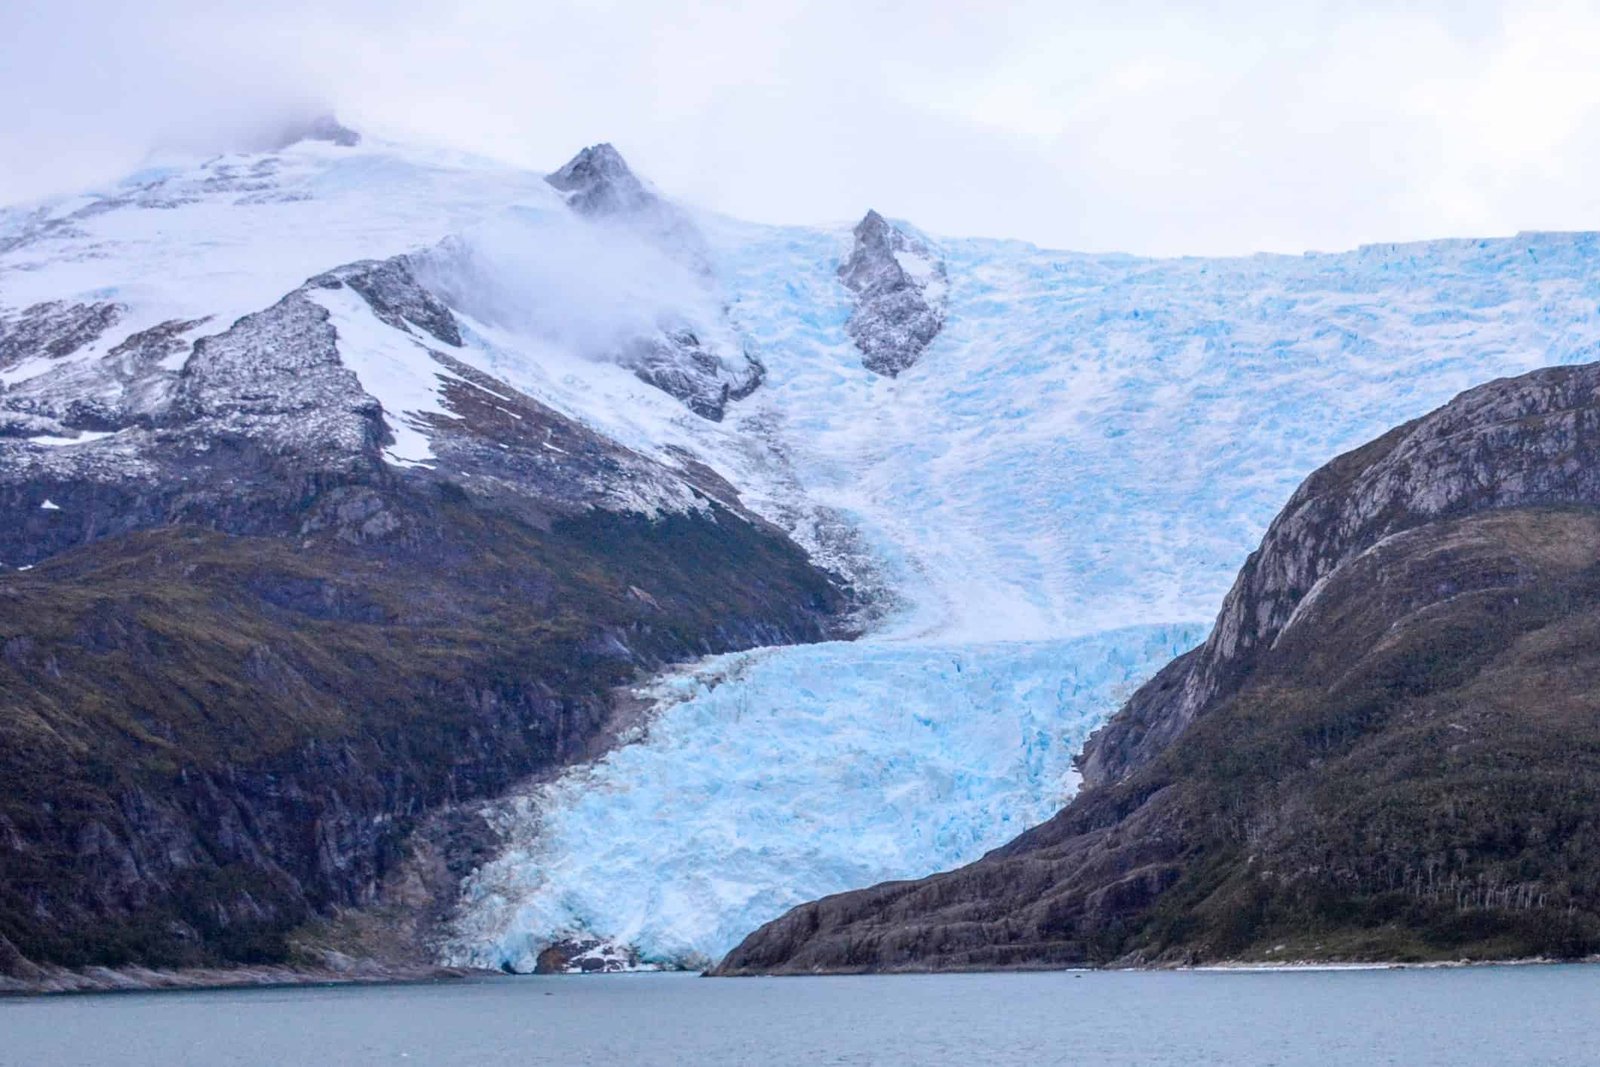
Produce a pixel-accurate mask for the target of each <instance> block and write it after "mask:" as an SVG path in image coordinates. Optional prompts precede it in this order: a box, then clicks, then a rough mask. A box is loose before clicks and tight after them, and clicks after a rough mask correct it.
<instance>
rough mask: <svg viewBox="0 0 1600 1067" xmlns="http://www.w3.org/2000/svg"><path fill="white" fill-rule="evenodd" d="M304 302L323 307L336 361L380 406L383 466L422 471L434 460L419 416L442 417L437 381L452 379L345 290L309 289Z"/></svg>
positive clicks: (423, 347)
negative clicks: (386, 438)
mask: <svg viewBox="0 0 1600 1067" xmlns="http://www.w3.org/2000/svg"><path fill="white" fill-rule="evenodd" d="M309 295H310V298H311V299H312V300H313V301H315V302H316V303H318V304H320V305H321V306H322V307H324V308H326V309H327V311H328V315H329V321H330V322H331V323H332V324H333V328H334V331H335V332H336V333H337V334H338V342H337V343H338V348H339V359H340V360H341V361H342V362H343V363H344V365H345V366H347V367H349V368H350V369H351V370H352V371H354V372H355V375H356V377H357V378H358V379H360V381H361V388H362V389H364V390H365V391H366V392H367V394H368V395H369V396H371V397H373V398H374V399H376V400H377V401H378V403H379V404H381V405H383V414H384V422H385V424H386V425H387V426H388V427H389V432H390V434H392V435H393V436H394V443H393V444H391V445H390V446H389V447H387V448H386V449H384V456H385V458H386V459H388V460H389V462H391V463H393V464H395V465H396V466H402V467H426V466H427V465H428V464H429V463H430V462H432V461H433V460H434V459H435V458H436V457H435V456H434V454H433V447H432V445H431V444H430V443H429V440H428V433H427V431H426V427H427V423H426V422H424V421H423V420H422V419H420V418H419V417H418V416H421V415H448V414H449V411H448V409H447V408H445V406H444V395H443V392H442V390H441V382H442V380H443V379H444V378H447V377H450V378H454V377H456V376H455V375H453V374H450V373H449V372H448V371H447V370H446V369H445V368H444V367H443V366H441V365H440V364H439V363H438V362H437V361H436V360H435V359H434V358H433V356H432V354H431V353H430V352H429V350H428V347H427V346H426V345H425V344H423V343H422V342H421V341H419V340H417V339H416V338H415V337H413V336H412V335H410V334H409V333H406V332H405V331H403V330H398V329H395V328H394V327H393V326H390V325H389V324H387V323H385V322H383V321H382V320H381V319H379V318H378V317H377V316H376V315H374V314H373V313H372V308H371V307H370V306H369V305H368V304H367V302H366V300H364V299H362V297H361V294H359V293H357V292H356V291H355V290H354V289H351V288H350V287H349V286H345V287H343V288H340V289H315V290H312V291H311V292H310V294H309Z"/></svg>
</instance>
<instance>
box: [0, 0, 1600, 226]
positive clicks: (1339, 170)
mask: <svg viewBox="0 0 1600 1067" xmlns="http://www.w3.org/2000/svg"><path fill="white" fill-rule="evenodd" d="M0 100H4V101H5V104H4V107H3V108H0V145H3V149H4V150H3V153H0V159H3V160H4V163H3V165H0V201H4V202H8V203H14V202H19V201H28V200H31V199H34V198H39V197H44V196H48V195H51V194H55V193H62V192H68V191H74V190H79V189H82V188H85V187H92V186H94V185H97V184H101V183H105V182H107V181H110V180H113V179H115V178H116V177H117V176H119V175H121V174H123V173H126V172H127V171H129V170H130V169H132V168H134V167H135V166H138V165H139V164H140V163H141V162H143V161H144V160H146V159H147V158H149V157H150V155H151V154H152V153H156V154H158V155H162V154H166V155H172V154H178V155H182V154H185V153H189V154H194V153H203V152H207V151H216V150H221V149H225V148H241V147H252V146H257V145H260V144H261V143H263V142H264V141H270V139H271V138H272V136H273V134H274V131H276V130H278V129H280V128H282V127H283V126H284V125H285V124H286V123H289V122H292V121H295V120H298V119H303V118H304V117H306V116H307V115H310V114H314V113H316V112H318V111H322V110H335V111H337V113H338V114H339V116H340V117H341V119H343V120H344V121H345V122H347V123H348V124H350V125H352V126H355V127H356V128H358V129H361V130H362V131H363V132H364V133H366V134H367V135H368V136H369V137H374V136H376V137H388V138H398V139H418V140H422V141H426V142H429V143H434V144H441V145H444V146H447V147H453V148H459V149H464V150H470V151H474V152H481V153H485V154H489V155H493V156H497V157H500V158H504V159H507V160H509V161H511V162H514V163H518V164H522V165H526V166H529V167H532V168H536V169H539V170H549V169H552V168H554V167H556V166H559V165H560V163H561V162H562V161H564V160H565V159H566V158H567V157H568V156H570V155H571V153H572V152H573V151H574V150H575V149H576V148H577V147H579V146H581V145H584V144H590V143H593V142H595V141H601V140H610V141H613V142H615V143H616V144H617V145H618V146H619V147H620V148H621V149H622V150H623V152H624V153H625V154H626V155H627V156H628V158H629V159H630V161H632V162H633V163H634V165H635V166H636V167H637V168H638V169H639V170H640V171H641V172H642V173H644V174H647V175H649V176H650V177H651V178H653V179H654V180H655V182H656V183H657V184H658V185H659V186H660V187H661V188H662V189H664V190H665V191H667V192H668V193H670V194H672V195H674V196H678V197H681V198H684V199H686V200H688V201H690V202H693V203H696V204H699V205H702V206H705V207H708V208H711V209H714V210H718V211H722V212H726V213H730V214H733V215H736V216H740V217H745V218H752V219H757V220H761V221H772V222H831V221H844V220H850V219H854V218H856V217H859V215H860V214H861V213H862V211H863V210H864V209H865V208H867V207H868V206H873V207H877V208H879V209H881V210H883V211H885V212H888V213H890V214H892V215H895V216H899V217H903V218H907V219H910V220H912V221H914V222H915V223H917V224H918V225H919V226H921V227H922V228H924V229H926V230H928V231H929V232H932V233H937V234H950V235H965V234H984V235H990V236H1004V237H1018V238H1023V239H1027V240H1031V241H1034V242H1036V243H1040V244H1046V245H1052V246H1057V247H1067V248H1075V249H1084V250H1127V251H1134V252H1145V253H1161V254H1178V253H1242V252H1249V251H1253V250H1276V251H1290V252H1294V251H1300V250H1304V249H1308V248H1323V249H1333V248H1344V247H1349V246H1353V245H1355V244H1358V243H1362V242H1368V241H1376V240H1399V239H1411V238H1422V237H1437V236H1460V235H1492V234H1504V233H1510V232H1513V231H1515V230H1519V229H1535V228H1553V229H1581V228H1591V227H1594V226H1595V225H1596V224H1597V222H1600V183H1596V182H1594V181H1593V175H1594V173H1596V171H1597V169H1600V167H1597V164H1600V5H1597V4H1595V3H1571V2H1565V3H1563V2H1557V3H1540V2H1534V3H1528V2H1517V3H1511V2H1487V0H1466V2H1453V3H1445V2H1443V0H1420V2H1414V3H1399V2H1383V0H1373V2H1367V3H1348V2H1325V3H1316V4H1296V5H1282V4H1271V3H1266V2H1264V0H1257V2H1252V3H1244V2H1223V3H1219V4H1210V5H1203V6H1202V5H1195V4H1186V3H1177V2H1171V3H1163V2H1149V0H1142V2H1141V0H1135V2H1133V3H1126V4H1101V3H1083V4H1072V5H1065V4H1059V3H1051V2H1045V0H1018V2H1013V3H1007V4H1003V5H994V4H976V3H955V2H943V0H931V2H929V0H923V2H919V3H909V2H898V0H891V2H887V3H879V4H871V5H864V4H859V3H851V2H846V0H821V2H802V0H774V2H771V3H763V4H759V5H730V4H723V3H713V2H709V0H708V2H679V3H670V4H652V3H644V2H640V0H610V2H606V0H598V2H590V3H548V4H546V3H541V4H531V5H530V4H521V3H511V2H509V0H490V2H477V3H472V2H468V3H457V4H448V5H447V4H440V3H426V2H422V0H396V2H394V3H378V2H375V0H323V2H319V3H306V2H303V0H287V2H284V3H279V4H275V5H270V6H269V5H257V4H243V3H235V2H222V3H203V4H202V3H196V2H192V0H150V2H147V3H144V4H141V5H128V4H124V3H120V2H115V0H98V2H94V0H68V2H50V3H47V2H41V0H11V2H10V3H7V4H6V5H5V6H4V11H3V13H0Z"/></svg>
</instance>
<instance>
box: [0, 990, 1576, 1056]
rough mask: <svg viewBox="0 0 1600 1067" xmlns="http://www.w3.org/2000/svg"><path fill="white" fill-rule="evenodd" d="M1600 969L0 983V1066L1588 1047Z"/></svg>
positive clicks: (1562, 1051) (1385, 1052)
mask: <svg viewBox="0 0 1600 1067" xmlns="http://www.w3.org/2000/svg"><path fill="white" fill-rule="evenodd" d="M1597 1030H1600V967H1595V966H1560V967H1483V968H1463V969H1433V970H1415V969H1408V970H1344V971H1291V972H1286V971H1277V972H1226V973H1218V972H1156V973H1137V972H1089V973H1082V972H1048V973H1031V974H952V975H895V976H863V977H850V978H773V979H754V978H752V979H728V980H716V981H711V980H700V979H697V978H693V977H689V976H687V975H681V974H656V975H628V976H621V977H616V976H613V977H603V978H594V977H589V978H573V977H556V978H535V977H528V978H507V979H498V980H495V979H490V980H479V981H463V982H454V983H447V984H443V985H429V986H368V987H354V986H347V987H337V988H294V989H255V990H243V991H212V992H199V993H151V994H112V995H99V996H70V997H53V998H34V999H25V1000H12V1001H0V1064H4V1065H6V1067H11V1065H19V1067H20V1065H23V1064H29V1065H32V1064H59V1065H67V1064H74V1065H85V1067H92V1065H98V1064H120V1065H126V1067H144V1065H155V1064H161V1065H163V1067H173V1065H185V1064H206V1065H216V1067H224V1065H238V1067H266V1065H269V1064H270V1065H279V1064H309V1063H328V1064H344V1065H366V1064H395V1063H414V1064H433V1065H451V1064H482V1063H509V1062H518V1063H534V1064H538V1063H561V1064H607V1065H614V1064H631V1065H639V1067H652V1065H657V1064H660V1065H668V1064H682V1063H699V1064H754V1063H760V1064H769V1065H773V1067H786V1065H791V1064H792V1065H798V1064H821V1063H827V1064H920V1065H932V1067H939V1065H943V1064H969V1063H992V1064H1067V1063H1072V1064H1092V1065H1096V1067H1102V1065H1118V1064H1140V1065H1154V1067H1165V1065H1174V1067H1176V1065H1180V1064H1181V1065H1184V1067H1191V1065H1195V1064H1230V1065H1279V1067H1287V1065H1297V1064H1308V1065H1310V1064H1316V1065H1324V1067H1325V1065H1340V1064H1352V1065H1354V1064H1360V1065H1364V1067H1365V1065H1375V1064H1406V1065H1408V1067H1419V1065H1421V1067H1426V1065H1432V1064H1439V1065H1445V1064H1450V1065H1457V1064H1466V1063H1493V1064H1503V1065H1508V1064H1539V1065H1547V1067H1564V1065H1568V1064H1571V1065H1579V1064H1584V1065H1587V1064H1592V1063H1594V1062H1595V1055H1594V1053H1595V1048H1596V1038H1595V1034H1596V1031H1597Z"/></svg>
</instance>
